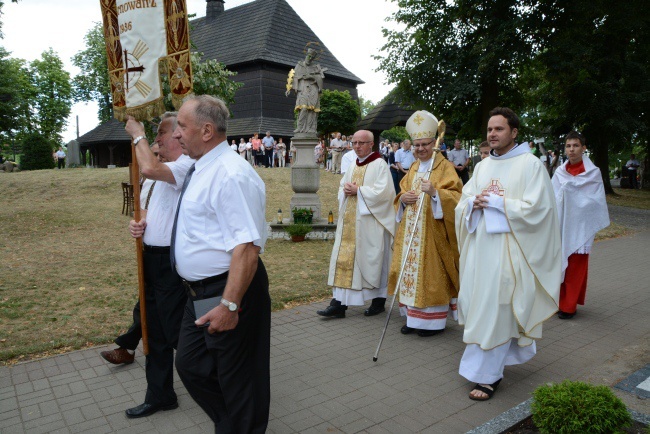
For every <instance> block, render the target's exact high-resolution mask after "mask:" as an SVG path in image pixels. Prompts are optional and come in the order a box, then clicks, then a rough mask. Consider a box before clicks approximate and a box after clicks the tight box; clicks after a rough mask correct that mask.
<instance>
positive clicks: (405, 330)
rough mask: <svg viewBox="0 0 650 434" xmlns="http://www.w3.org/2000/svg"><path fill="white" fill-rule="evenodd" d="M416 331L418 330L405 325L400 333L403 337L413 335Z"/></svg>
mask: <svg viewBox="0 0 650 434" xmlns="http://www.w3.org/2000/svg"><path fill="white" fill-rule="evenodd" d="M416 330H417V329H414V328H412V327H409V326H407V325H403V326H402V328H401V329H400V330H399V331H400V333H401V334H403V335H410V334H411V333H413V332H414V331H416Z"/></svg>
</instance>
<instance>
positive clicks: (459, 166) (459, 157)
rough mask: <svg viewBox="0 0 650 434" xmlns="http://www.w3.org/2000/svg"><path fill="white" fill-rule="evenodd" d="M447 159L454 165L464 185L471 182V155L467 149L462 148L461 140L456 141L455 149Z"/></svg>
mask: <svg viewBox="0 0 650 434" xmlns="http://www.w3.org/2000/svg"><path fill="white" fill-rule="evenodd" d="M447 158H448V159H449V161H451V163H452V164H453V165H454V168H455V169H456V173H457V174H458V177H459V178H460V180H461V181H463V185H465V184H467V181H469V170H468V169H467V166H468V165H469V154H468V153H467V150H466V149H463V148H462V147H461V143H460V140H459V139H456V140H455V141H454V149H452V150H451V151H449V152H447Z"/></svg>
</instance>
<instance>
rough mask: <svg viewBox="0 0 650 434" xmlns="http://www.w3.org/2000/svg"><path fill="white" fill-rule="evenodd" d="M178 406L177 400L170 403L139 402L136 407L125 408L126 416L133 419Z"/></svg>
mask: <svg viewBox="0 0 650 434" xmlns="http://www.w3.org/2000/svg"><path fill="white" fill-rule="evenodd" d="M177 408H178V402H174V403H172V404H148V403H146V402H145V403H144V404H140V405H138V406H137V407H133V408H129V409H128V410H126V412H125V413H126V417H128V418H130V419H135V418H138V417H145V416H151V415H152V414H154V413H155V412H157V411H158V410H162V411H167V410H174V409H177Z"/></svg>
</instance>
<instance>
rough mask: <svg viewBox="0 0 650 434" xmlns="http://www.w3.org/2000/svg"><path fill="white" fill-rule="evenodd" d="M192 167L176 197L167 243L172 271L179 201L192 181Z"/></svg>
mask: <svg viewBox="0 0 650 434" xmlns="http://www.w3.org/2000/svg"><path fill="white" fill-rule="evenodd" d="M194 166H195V164H192V167H190V170H188V171H187V175H185V181H184V182H183V188H182V189H181V195H180V196H179V197H178V205H176V215H175V216H174V226H173V227H172V239H171V241H170V243H169V259H170V260H171V262H172V269H176V255H175V253H174V244H176V225H178V212H179V211H180V210H181V201H182V200H183V195H184V194H185V190H187V186H188V185H189V183H190V179H192V174H193V173H194Z"/></svg>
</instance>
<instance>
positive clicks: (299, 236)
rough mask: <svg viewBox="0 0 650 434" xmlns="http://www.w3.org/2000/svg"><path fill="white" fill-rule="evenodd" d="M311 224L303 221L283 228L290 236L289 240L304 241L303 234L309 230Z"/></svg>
mask: <svg viewBox="0 0 650 434" xmlns="http://www.w3.org/2000/svg"><path fill="white" fill-rule="evenodd" d="M311 229H312V228H311V226H310V225H307V224H304V223H293V224H290V225H289V226H287V227H286V228H284V230H285V231H286V232H287V233H288V234H289V235H290V236H291V241H293V242H295V243H297V242H299V241H305V235H307V234H308V233H309V232H311Z"/></svg>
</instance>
